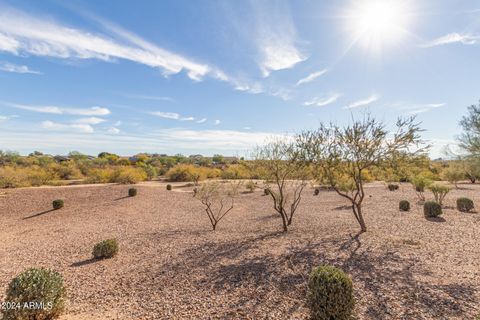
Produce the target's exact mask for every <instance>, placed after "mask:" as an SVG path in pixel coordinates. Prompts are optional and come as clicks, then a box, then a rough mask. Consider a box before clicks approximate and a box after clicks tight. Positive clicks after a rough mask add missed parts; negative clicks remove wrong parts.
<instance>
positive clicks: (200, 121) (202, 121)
mask: <svg viewBox="0 0 480 320" xmlns="http://www.w3.org/2000/svg"><path fill="white" fill-rule="evenodd" d="M206 121H207V118H203V119H200V120H198V121H197V123H204V122H206Z"/></svg>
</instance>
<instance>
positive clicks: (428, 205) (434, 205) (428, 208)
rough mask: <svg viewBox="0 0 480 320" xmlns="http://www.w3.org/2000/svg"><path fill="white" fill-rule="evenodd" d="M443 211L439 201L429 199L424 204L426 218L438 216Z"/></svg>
mask: <svg viewBox="0 0 480 320" xmlns="http://www.w3.org/2000/svg"><path fill="white" fill-rule="evenodd" d="M442 213H443V211H442V206H441V205H440V204H439V203H438V202H435V201H427V202H425V203H424V205H423V214H424V215H425V217H426V218H436V217H438V216H440V215H441V214H442Z"/></svg>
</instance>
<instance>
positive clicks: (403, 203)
mask: <svg viewBox="0 0 480 320" xmlns="http://www.w3.org/2000/svg"><path fill="white" fill-rule="evenodd" d="M398 207H399V209H400V211H410V202H408V201H407V200H402V201H400V203H399V204H398Z"/></svg>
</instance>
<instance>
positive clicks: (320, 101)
mask: <svg viewBox="0 0 480 320" xmlns="http://www.w3.org/2000/svg"><path fill="white" fill-rule="evenodd" d="M341 96H342V95H341V94H339V93H335V94H333V95H331V96H330V97H326V98H318V97H316V98H313V99H312V100H309V101H305V102H304V103H303V105H304V106H317V107H324V106H327V105H329V104H332V103H334V102H336V101H337V100H338V98H340V97H341Z"/></svg>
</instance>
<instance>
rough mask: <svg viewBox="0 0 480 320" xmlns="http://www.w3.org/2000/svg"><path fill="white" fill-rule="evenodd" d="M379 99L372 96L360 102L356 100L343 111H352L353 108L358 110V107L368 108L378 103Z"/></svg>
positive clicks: (376, 96)
mask: <svg viewBox="0 0 480 320" xmlns="http://www.w3.org/2000/svg"><path fill="white" fill-rule="evenodd" d="M379 99H380V96H379V95H376V94H372V95H371V96H370V97H368V98H366V99H362V100H357V101H355V102H352V103H350V104H349V105H347V106H345V107H344V109H354V108H359V107H365V106H368V105H370V104H372V103H374V102H375V101H378V100H379Z"/></svg>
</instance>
